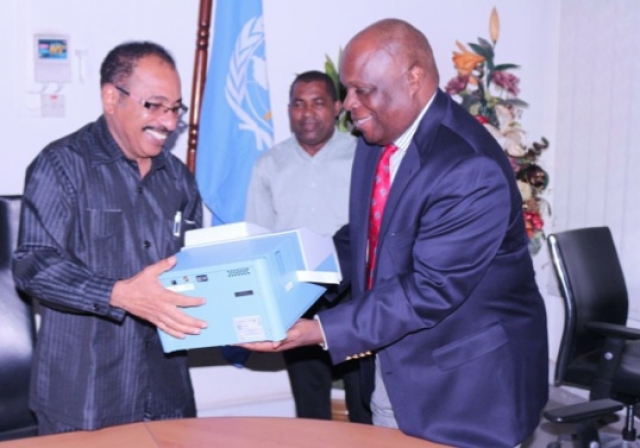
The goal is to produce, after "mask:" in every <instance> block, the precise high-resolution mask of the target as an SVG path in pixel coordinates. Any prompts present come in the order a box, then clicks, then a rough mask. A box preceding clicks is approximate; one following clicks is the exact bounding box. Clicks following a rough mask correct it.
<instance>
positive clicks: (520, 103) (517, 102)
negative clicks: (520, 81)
mask: <svg viewBox="0 0 640 448" xmlns="http://www.w3.org/2000/svg"><path fill="white" fill-rule="evenodd" d="M500 104H504V105H506V106H513V107H529V104H527V102H525V101H522V100H519V99H518V98H509V99H507V100H503V99H501V100H500Z"/></svg>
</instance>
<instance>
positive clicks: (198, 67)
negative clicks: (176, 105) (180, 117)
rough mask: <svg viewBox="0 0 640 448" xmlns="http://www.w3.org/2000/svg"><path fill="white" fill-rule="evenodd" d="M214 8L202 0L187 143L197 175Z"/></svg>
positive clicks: (189, 161) (209, 1) (191, 167)
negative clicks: (203, 95)
mask: <svg viewBox="0 0 640 448" xmlns="http://www.w3.org/2000/svg"><path fill="white" fill-rule="evenodd" d="M212 7H213V0H200V11H199V13H198V35H197V39H196V59H195V62H194V67H193V85H192V91H191V105H190V107H189V111H190V112H189V139H188V143H187V167H188V168H189V170H190V171H191V172H192V173H195V170H196V146H197V145H198V128H199V126H200V106H201V104H202V94H203V92H204V83H205V80H206V79H207V59H208V53H209V51H208V50H209V36H210V27H211V10H212Z"/></svg>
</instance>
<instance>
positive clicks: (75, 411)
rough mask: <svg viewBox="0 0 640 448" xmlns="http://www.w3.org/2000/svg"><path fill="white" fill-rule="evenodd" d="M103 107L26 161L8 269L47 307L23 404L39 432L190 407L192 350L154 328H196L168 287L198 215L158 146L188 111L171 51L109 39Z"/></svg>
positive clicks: (178, 167) (181, 168)
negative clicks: (166, 346)
mask: <svg viewBox="0 0 640 448" xmlns="http://www.w3.org/2000/svg"><path fill="white" fill-rule="evenodd" d="M100 85H101V97H102V106H103V114H102V115H101V116H100V117H99V118H98V119H97V120H96V121H95V122H93V123H90V124H87V125H86V126H84V127H83V128H81V129H79V130H78V131H76V132H74V133H73V134H70V135H68V136H66V137H63V138H62V139H60V140H57V141H55V142H53V143H51V144H49V145H48V146H47V147H46V148H44V150H43V151H42V152H41V153H40V154H39V155H38V156H37V157H36V159H35V160H34V161H33V162H32V163H31V164H30V166H29V168H28V169H27V175H26V183H25V190H24V201H23V207H22V215H21V223H20V232H19V238H18V247H17V249H16V251H15V254H14V262H13V274H14V278H15V281H16V284H17V285H18V287H19V288H20V289H22V290H24V291H26V292H27V293H29V294H30V295H32V296H33V297H34V298H35V299H37V301H38V302H39V303H40V305H41V306H40V307H39V310H40V313H41V317H42V321H41V326H40V330H39V333H38V338H37V347H36V351H35V359H34V366H33V370H32V378H31V397H30V406H31V408H32V410H33V411H34V412H35V414H36V416H37V418H38V426H39V433H40V434H52V433H58V432H66V431H74V430H93V429H98V428H102V427H104V426H110V425H118V424H123V423H130V422H136V421H143V420H159V419H168V418H181V417H194V416H195V403H194V397H193V389H192V386H191V381H190V378H189V371H188V368H187V358H186V352H181V353H180V352H179V353H175V354H171V355H165V354H164V353H163V350H162V347H161V345H160V340H159V337H158V334H157V331H158V330H157V329H158V328H160V329H161V330H163V331H165V332H167V333H169V334H171V335H173V336H176V337H183V336H184V335H185V334H198V333H199V332H200V330H201V329H202V328H204V326H205V323H204V322H202V321H199V320H196V319H194V318H192V317H189V316H188V315H187V314H186V313H184V311H182V310H181V309H180V307H189V306H197V305H200V304H202V303H203V300H202V299H196V298H190V297H187V296H183V295H181V294H177V293H175V292H172V291H169V290H167V289H165V288H164V287H163V286H162V285H161V283H160V282H159V280H158V275H159V274H161V273H162V272H164V271H166V270H168V269H170V268H171V267H172V266H173V265H174V263H175V259H174V258H172V257H171V258H167V257H170V256H171V255H173V254H175V253H176V252H178V251H179V249H180V247H181V240H182V235H183V234H184V231H185V230H186V229H187V227H190V228H192V227H197V226H200V225H201V220H202V208H201V201H200V196H199V194H198V190H197V188H196V183H195V180H194V179H193V177H192V175H191V173H190V172H189V171H188V170H187V168H186V166H185V165H184V164H183V163H182V162H181V161H180V160H179V159H177V158H176V157H175V156H173V155H172V154H171V153H170V152H169V151H168V150H167V149H165V148H164V144H165V141H166V139H167V137H168V136H169V135H170V134H171V132H173V131H174V130H175V129H176V125H177V123H178V121H179V119H180V117H181V116H182V114H183V112H184V111H185V110H186V107H185V106H184V105H183V104H182V95H181V93H180V77H179V75H178V73H177V71H176V67H175V63H174V60H173V58H172V57H171V55H169V53H168V52H167V51H166V50H165V49H164V48H162V47H160V46H159V45H157V44H154V43H150V42H130V43H125V44H122V45H119V46H117V47H116V48H114V49H113V50H111V52H109V54H108V55H107V56H106V58H105V60H104V61H103V63H102V66H101V69H100Z"/></svg>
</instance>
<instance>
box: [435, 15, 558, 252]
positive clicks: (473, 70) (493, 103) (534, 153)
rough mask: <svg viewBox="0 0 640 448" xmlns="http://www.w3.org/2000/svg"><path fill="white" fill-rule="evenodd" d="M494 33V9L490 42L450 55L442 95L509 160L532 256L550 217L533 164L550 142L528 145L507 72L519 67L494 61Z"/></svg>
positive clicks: (514, 84) (541, 176) (539, 171)
mask: <svg viewBox="0 0 640 448" xmlns="http://www.w3.org/2000/svg"><path fill="white" fill-rule="evenodd" d="M499 34H500V20H499V18H498V13H497V10H496V9H495V8H493V10H492V11H491V17H490V19H489V36H490V39H491V42H489V41H487V40H486V39H483V38H478V43H477V44H475V43H469V44H468V45H469V48H470V50H469V49H468V48H467V47H465V46H464V45H463V44H461V43H460V42H456V45H457V47H458V50H459V51H454V52H453V58H452V59H453V65H454V67H455V69H456V71H457V76H455V77H454V78H453V79H451V80H450V81H449V82H448V84H447V86H446V87H445V91H446V92H447V93H448V94H450V95H451V96H453V97H454V98H456V97H457V98H458V99H459V100H460V104H461V105H462V107H463V108H465V109H466V110H467V111H468V112H469V113H470V114H471V115H473V116H474V117H475V118H476V119H477V120H478V121H479V122H480V123H482V124H483V125H484V126H485V128H486V129H487V130H488V131H489V132H490V133H491V135H493V136H494V137H495V139H496V140H497V141H498V143H499V144H500V146H501V147H502V148H503V149H504V151H505V153H506V155H507V157H508V158H509V161H510V163H511V166H512V168H513V171H514V173H515V177H516V181H517V183H518V187H519V190H520V194H521V195H522V209H523V213H524V218H525V225H526V230H527V235H528V237H529V241H530V244H529V249H530V251H531V253H532V254H535V253H537V252H538V251H539V250H540V248H541V247H542V243H543V241H544V238H545V234H544V220H543V218H542V216H543V214H545V213H550V210H549V206H548V203H547V202H546V201H544V200H543V199H542V197H541V193H542V192H543V191H544V190H545V189H546V187H547V184H548V183H549V176H548V174H547V172H546V171H545V170H544V169H543V168H542V167H541V166H540V165H539V164H538V158H539V157H540V155H541V153H542V151H543V150H544V149H546V148H547V147H548V146H549V142H548V141H547V139H546V138H544V137H542V138H541V139H540V142H534V143H533V144H532V145H527V141H526V138H525V136H526V132H525V131H524V129H522V127H521V125H520V122H519V119H520V117H521V115H522V109H523V108H526V107H527V106H528V105H527V103H526V102H524V101H522V100H521V99H520V98H518V95H519V94H520V87H519V83H520V79H519V78H518V77H517V76H515V75H514V74H512V73H511V72H510V71H509V70H513V69H517V68H519V67H518V66H517V65H515V64H496V63H495V61H494V57H495V47H496V43H497V41H498V37H499Z"/></svg>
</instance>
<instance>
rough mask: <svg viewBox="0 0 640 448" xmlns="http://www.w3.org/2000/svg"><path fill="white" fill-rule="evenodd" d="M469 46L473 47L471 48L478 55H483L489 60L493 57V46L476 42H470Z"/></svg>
mask: <svg viewBox="0 0 640 448" xmlns="http://www.w3.org/2000/svg"><path fill="white" fill-rule="evenodd" d="M469 47H471V49H472V50H473V51H474V52H475V53H476V54H478V55H480V56H482V57H483V58H485V59H487V60H489V59H493V56H494V55H493V48H491V47H489V48H486V47H483V46H481V45H478V44H474V43H469Z"/></svg>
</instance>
